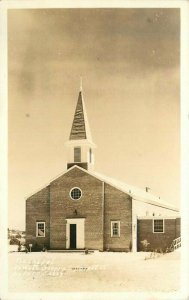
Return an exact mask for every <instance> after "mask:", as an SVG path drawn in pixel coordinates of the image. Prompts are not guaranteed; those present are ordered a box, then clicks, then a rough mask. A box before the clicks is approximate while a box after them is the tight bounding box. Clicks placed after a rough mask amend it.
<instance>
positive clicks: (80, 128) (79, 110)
mask: <svg viewBox="0 0 189 300" xmlns="http://www.w3.org/2000/svg"><path fill="white" fill-rule="evenodd" d="M80 80H81V81H80V92H79V97H78V101H77V106H76V110H75V114H74V119H73V123H72V128H71V132H70V138H69V139H70V140H83V139H85V140H88V141H91V142H92V139H91V133H90V128H89V123H88V118H87V113H86V109H85V103H84V99H83V92H82V78H81V79H80Z"/></svg>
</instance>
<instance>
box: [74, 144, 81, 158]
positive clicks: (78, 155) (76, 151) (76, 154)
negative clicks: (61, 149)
mask: <svg viewBox="0 0 189 300" xmlns="http://www.w3.org/2000/svg"><path fill="white" fill-rule="evenodd" d="M74 162H81V148H80V147H75V148H74Z"/></svg>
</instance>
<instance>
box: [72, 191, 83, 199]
mask: <svg viewBox="0 0 189 300" xmlns="http://www.w3.org/2000/svg"><path fill="white" fill-rule="evenodd" d="M81 195H82V192H81V190H80V189H79V188H73V189H71V191H70V197H71V198H72V199H73V200H79V199H80V198H81Z"/></svg>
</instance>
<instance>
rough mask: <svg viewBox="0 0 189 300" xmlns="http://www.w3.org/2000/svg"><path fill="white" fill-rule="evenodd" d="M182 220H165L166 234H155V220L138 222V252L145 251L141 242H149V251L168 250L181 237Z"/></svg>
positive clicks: (140, 220)
mask: <svg viewBox="0 0 189 300" xmlns="http://www.w3.org/2000/svg"><path fill="white" fill-rule="evenodd" d="M179 220H180V219H179V218H177V219H174V218H173V219H164V233H153V219H139V220H138V222H137V245H138V251H143V250H144V249H143V247H142V243H141V241H143V240H147V241H148V243H150V244H149V245H148V250H149V251H153V250H156V249H157V250H160V249H162V250H166V248H167V247H170V246H171V243H172V241H173V240H174V239H175V238H176V237H178V236H180V234H179V232H180V221H179Z"/></svg>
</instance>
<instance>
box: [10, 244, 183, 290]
mask: <svg viewBox="0 0 189 300" xmlns="http://www.w3.org/2000/svg"><path fill="white" fill-rule="evenodd" d="M16 250H17V247H15V249H13V246H12V249H11V251H10V252H9V291H11V292H68V291H72V292H80V291H88V292H90V291H91V292H102V291H106V292H113V291H115V292H116V291H117V292H118V291H122V292H123V291H125V292H127V291H129V292H131V291H132V292H133V291H135V292H137V291H144V292H145V291H146V292H150V291H154V292H156V291H157V292H174V291H176V290H178V289H179V281H180V276H179V269H180V251H179V250H177V251H175V252H172V253H168V254H165V255H159V256H157V257H155V258H150V259H149V257H150V253H145V252H138V253H112V252H95V253H92V254H88V255H85V254H84V253H50V252H38V253H27V254H26V253H24V252H12V251H16ZM146 258H147V259H146Z"/></svg>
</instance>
